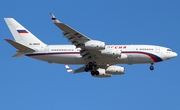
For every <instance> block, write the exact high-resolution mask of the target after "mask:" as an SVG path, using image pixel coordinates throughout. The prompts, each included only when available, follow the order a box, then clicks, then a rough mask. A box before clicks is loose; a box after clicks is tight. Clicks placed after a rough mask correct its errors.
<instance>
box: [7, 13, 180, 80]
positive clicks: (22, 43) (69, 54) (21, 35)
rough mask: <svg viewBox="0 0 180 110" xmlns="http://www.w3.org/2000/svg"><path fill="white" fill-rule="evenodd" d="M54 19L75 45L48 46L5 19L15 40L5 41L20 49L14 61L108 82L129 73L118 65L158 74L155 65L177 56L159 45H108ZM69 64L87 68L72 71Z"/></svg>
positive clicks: (24, 29)
mask: <svg viewBox="0 0 180 110" xmlns="http://www.w3.org/2000/svg"><path fill="white" fill-rule="evenodd" d="M50 16H51V19H52V22H53V23H54V24H55V25H56V26H57V27H58V28H59V29H60V30H62V34H63V36H64V37H66V38H67V39H68V41H69V42H71V43H72V44H71V45H47V44H45V43H43V42H42V41H41V40H39V39H38V38H37V37H36V36H34V35H33V34H32V33H31V32H30V31H28V30H27V29H26V28H25V27H23V26H22V25H21V24H20V23H18V22H17V21H16V20H15V19H14V18H4V20H5V22H6V24H7V26H8V27H9V29H10V31H11V33H12V35H13V37H14V39H15V41H13V40H10V39H5V40H6V41H7V42H8V43H10V44H11V45H12V46H13V47H15V48H16V51H17V53H16V54H15V55H13V57H20V56H28V57H31V58H34V59H38V60H42V61H45V62H48V63H56V64H64V65H65V68H66V69H67V72H72V73H81V72H90V73H91V75H92V76H94V77H98V78H108V77H111V76H112V75H122V74H124V73H125V68H124V67H121V66H118V65H117V64H129V65H132V64H150V70H154V66H153V65H154V63H158V62H162V61H165V60H169V59H172V58H174V57H176V56H177V53H176V52H173V51H172V50H171V49H170V48H167V47H162V46H157V45H106V44H105V42H103V41H99V40H93V39H91V38H89V37H87V36H85V35H83V34H81V33H80V32H78V31H76V30H75V29H73V28H71V27H70V26H68V25H66V24H64V23H63V22H60V21H59V20H58V19H57V18H56V17H55V16H54V15H53V14H52V13H50ZM68 64H76V65H78V64H79V65H83V66H82V67H80V68H78V69H76V70H72V69H71V68H70V67H69V66H68Z"/></svg>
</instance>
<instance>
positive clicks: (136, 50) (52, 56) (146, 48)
mask: <svg viewBox="0 0 180 110" xmlns="http://www.w3.org/2000/svg"><path fill="white" fill-rule="evenodd" d="M105 49H120V50H121V57H112V56H104V55H102V54H101V50H99V53H97V51H96V56H94V58H95V59H94V60H95V61H96V62H97V63H98V64H99V65H103V64H142V63H156V62H161V61H164V60H168V59H171V58H173V57H175V56H176V55H175V54H176V53H175V52H173V51H172V50H171V49H169V48H166V47H161V46H154V45H107V46H106V48H105ZM80 50H81V49H80V48H76V47H75V46H74V45H49V46H47V47H45V48H44V49H43V50H40V51H38V52H34V53H27V54H26V56H29V57H32V58H35V59H39V60H42V61H46V62H49V63H59V64H88V62H90V61H92V59H89V60H88V59H84V58H82V56H81V55H80ZM92 51H93V50H92ZM92 56H93V55H92Z"/></svg>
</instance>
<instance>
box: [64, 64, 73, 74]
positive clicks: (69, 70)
mask: <svg viewBox="0 0 180 110" xmlns="http://www.w3.org/2000/svg"><path fill="white" fill-rule="evenodd" d="M65 67H66V70H67V72H74V71H73V70H72V69H71V68H70V67H69V66H68V65H65Z"/></svg>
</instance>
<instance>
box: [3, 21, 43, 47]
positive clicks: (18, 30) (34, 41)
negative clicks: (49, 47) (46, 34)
mask: <svg viewBox="0 0 180 110" xmlns="http://www.w3.org/2000/svg"><path fill="white" fill-rule="evenodd" d="M4 20H5V21H6V24H7V25H8V27H9V30H10V31H11V33H12V35H13V37H14V39H15V41H16V42H18V43H20V44H22V45H25V46H27V47H30V48H40V47H45V46H46V44H44V43H43V42H42V41H40V40H39V39H38V38H37V37H36V36H34V35H33V34H32V33H31V32H30V31H28V30H27V29H26V28H24V27H23V26H22V25H21V24H19V23H18V22H17V21H16V20H15V19H13V18H4Z"/></svg>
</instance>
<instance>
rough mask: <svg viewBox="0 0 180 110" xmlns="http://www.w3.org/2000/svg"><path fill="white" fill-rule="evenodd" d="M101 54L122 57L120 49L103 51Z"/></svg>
mask: <svg viewBox="0 0 180 110" xmlns="http://www.w3.org/2000/svg"><path fill="white" fill-rule="evenodd" d="M101 54H102V55H104V56H111V57H121V50H120V49H105V50H102V51H101Z"/></svg>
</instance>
